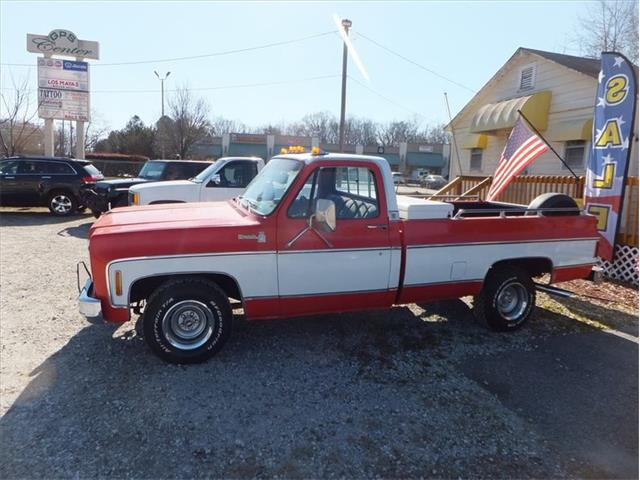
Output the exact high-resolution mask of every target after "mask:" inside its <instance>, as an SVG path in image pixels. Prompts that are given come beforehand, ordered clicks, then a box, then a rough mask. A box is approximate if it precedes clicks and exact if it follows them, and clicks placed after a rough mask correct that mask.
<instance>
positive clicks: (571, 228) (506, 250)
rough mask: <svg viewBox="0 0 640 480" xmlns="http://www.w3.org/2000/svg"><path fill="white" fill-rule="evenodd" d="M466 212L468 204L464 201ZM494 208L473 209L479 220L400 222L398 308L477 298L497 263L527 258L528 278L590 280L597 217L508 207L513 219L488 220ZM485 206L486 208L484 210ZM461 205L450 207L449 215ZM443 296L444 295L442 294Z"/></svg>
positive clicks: (494, 216)
mask: <svg viewBox="0 0 640 480" xmlns="http://www.w3.org/2000/svg"><path fill="white" fill-rule="evenodd" d="M463 203H464V208H465V209H466V208H468V207H469V205H470V204H469V203H467V202H463ZM496 206H497V205H496V204H488V203H484V202H482V204H475V205H472V206H471V208H469V210H471V211H472V212H476V211H477V213H478V215H479V216H463V217H450V218H442V219H431V220H428V219H425V220H403V229H402V230H403V239H402V241H403V245H404V247H405V248H406V251H405V252H406V253H405V255H406V259H405V262H404V265H405V270H404V272H403V284H404V286H403V289H402V292H401V296H400V303H408V302H412V301H419V300H420V299H423V298H438V296H439V295H438V292H439V291H440V290H442V291H443V296H442V298H445V297H450V296H451V289H452V288H453V289H456V291H457V292H458V293H459V295H460V296H463V295H473V294H476V293H477V292H478V291H479V290H480V288H481V286H482V281H483V279H484V277H485V275H486V272H487V271H488V270H489V268H490V267H491V266H492V265H494V264H496V263H497V262H501V261H507V260H510V259H522V258H524V259H527V260H526V261H525V262H526V263H527V265H526V268H531V269H532V270H533V271H532V273H536V272H535V271H536V270H538V271H539V273H542V272H544V271H550V272H551V274H552V280H553V281H562V280H563V279H569V278H584V277H586V276H588V274H589V272H590V271H591V267H592V266H593V265H594V264H595V262H596V258H595V256H596V247H597V242H598V237H597V236H596V235H594V231H595V229H594V222H595V218H593V217H591V216H587V215H572V216H550V217H546V216H537V215H526V212H527V210H526V208H525V207H523V208H521V209H518V207H517V206H513V207H511V208H510V207H508V206H505V205H504V204H500V206H499V208H500V209H507V210H508V209H511V210H513V213H514V215H505V216H500V214H495V215H494V214H493V213H491V215H487V214H486V213H483V212H495V211H496V210H497V209H496V208H495V207H496ZM485 207H486V208H485ZM456 208H458V210H459V209H460V208H461V204H456V205H453V204H452V213H453V212H455V211H456ZM444 292H446V295H444Z"/></svg>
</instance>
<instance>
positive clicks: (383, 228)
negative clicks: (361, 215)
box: [367, 223, 388, 230]
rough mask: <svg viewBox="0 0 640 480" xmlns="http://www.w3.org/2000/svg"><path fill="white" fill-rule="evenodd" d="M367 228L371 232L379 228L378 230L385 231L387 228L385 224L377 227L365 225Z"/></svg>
mask: <svg viewBox="0 0 640 480" xmlns="http://www.w3.org/2000/svg"><path fill="white" fill-rule="evenodd" d="M367 228H368V229H369V230H373V229H376V228H379V229H380V230H386V229H387V228H388V226H387V224H386V223H380V224H378V225H367Z"/></svg>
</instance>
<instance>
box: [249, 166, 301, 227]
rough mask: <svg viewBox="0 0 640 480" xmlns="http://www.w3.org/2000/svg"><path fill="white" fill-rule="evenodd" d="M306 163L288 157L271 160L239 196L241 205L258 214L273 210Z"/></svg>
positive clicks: (266, 213)
mask: <svg viewBox="0 0 640 480" xmlns="http://www.w3.org/2000/svg"><path fill="white" fill-rule="evenodd" d="M303 165H304V163H303V162H300V161H298V160H291V159H288V158H276V159H273V160H271V161H270V162H269V163H267V165H266V166H265V167H264V168H263V169H262V171H261V172H260V173H259V174H258V176H257V177H255V178H254V179H253V181H252V182H251V183H250V184H249V186H248V187H247V190H246V191H245V192H244V195H242V196H241V197H240V198H239V201H240V205H242V206H243V207H244V208H246V209H247V210H250V211H252V212H255V213H257V214H258V215H269V214H270V213H271V212H273V211H274V210H275V209H276V207H277V206H278V204H279V203H280V201H281V200H282V197H283V196H284V194H285V192H286V191H287V189H288V188H289V186H290V185H291V184H292V183H293V181H294V180H295V179H296V177H297V176H298V173H300V170H302V167H303Z"/></svg>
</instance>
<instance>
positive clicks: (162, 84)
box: [153, 70, 171, 158]
mask: <svg viewBox="0 0 640 480" xmlns="http://www.w3.org/2000/svg"><path fill="white" fill-rule="evenodd" d="M153 73H155V74H156V77H158V80H160V102H161V104H162V106H161V109H160V111H161V115H160V125H159V126H162V122H163V121H164V81H165V80H166V79H167V77H168V76H169V75H171V72H167V73H165V74H164V77H161V76H160V75H158V72H156V71H155V70H154V71H153ZM163 133H164V132H163ZM160 150H161V155H162V158H164V138H163V136H162V135H160Z"/></svg>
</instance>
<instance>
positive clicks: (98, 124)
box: [84, 110, 109, 151]
mask: <svg viewBox="0 0 640 480" xmlns="http://www.w3.org/2000/svg"><path fill="white" fill-rule="evenodd" d="M108 133H109V128H108V127H107V125H106V123H105V121H104V118H103V117H102V116H101V115H100V114H98V113H97V112H96V111H95V110H92V111H91V120H90V121H89V122H87V123H86V124H85V130H84V148H85V150H88V151H93V150H94V149H95V148H96V145H97V144H98V142H99V141H100V140H102V139H103V138H105V137H106V136H107V134H108Z"/></svg>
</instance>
